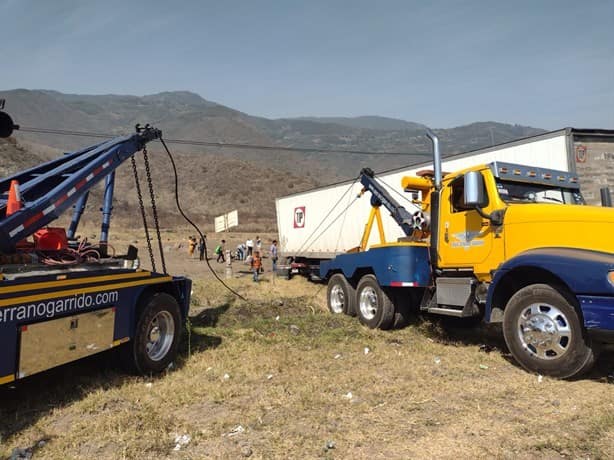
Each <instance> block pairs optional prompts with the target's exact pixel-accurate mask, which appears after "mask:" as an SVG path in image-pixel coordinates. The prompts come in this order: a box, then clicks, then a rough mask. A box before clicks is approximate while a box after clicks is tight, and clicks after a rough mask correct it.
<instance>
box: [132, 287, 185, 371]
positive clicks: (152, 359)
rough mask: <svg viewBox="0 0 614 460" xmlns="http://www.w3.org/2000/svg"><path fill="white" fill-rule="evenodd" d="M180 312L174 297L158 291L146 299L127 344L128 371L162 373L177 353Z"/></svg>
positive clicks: (180, 322)
mask: <svg viewBox="0 0 614 460" xmlns="http://www.w3.org/2000/svg"><path fill="white" fill-rule="evenodd" d="M181 324H182V321H181V312H180V310H179V305H178V304H177V301H176V300H175V298H174V297H173V296H171V295H169V294H166V293H156V294H154V295H152V296H151V297H148V298H147V299H146V300H145V303H144V305H143V308H142V310H141V314H140V316H139V318H138V320H137V325H136V329H135V331H134V337H133V339H132V340H131V341H130V342H128V343H126V344H125V348H124V350H123V356H122V361H123V363H124V365H125V366H126V367H127V368H128V370H129V371H131V372H133V373H136V374H141V375H147V374H156V373H159V372H162V371H163V370H164V369H166V368H167V367H168V365H169V364H170V363H171V362H172V361H173V360H174V359H175V357H176V356H177V351H178V348H179V341H180V338H181Z"/></svg>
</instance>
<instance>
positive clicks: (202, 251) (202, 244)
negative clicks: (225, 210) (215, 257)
mask: <svg viewBox="0 0 614 460" xmlns="http://www.w3.org/2000/svg"><path fill="white" fill-rule="evenodd" d="M198 255H199V258H200V260H205V239H204V238H203V237H202V236H201V237H200V239H199V240H198Z"/></svg>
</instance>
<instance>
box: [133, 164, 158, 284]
mask: <svg viewBox="0 0 614 460" xmlns="http://www.w3.org/2000/svg"><path fill="white" fill-rule="evenodd" d="M130 161H131V162H132V172H133V174H134V183H135V184H136V194H137V196H138V198H139V208H140V209H141V216H143V228H144V229H145V239H146V240H147V249H148V250H149V259H150V261H151V269H152V270H153V271H154V272H155V271H156V261H155V259H154V255H153V249H152V247H151V238H150V237H149V227H147V215H146V214H145V206H143V194H142V193H141V184H140V183H139V173H138V172H137V169H136V160H135V159H134V155H132V157H130Z"/></svg>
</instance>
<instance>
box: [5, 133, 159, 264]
mask: <svg viewBox="0 0 614 460" xmlns="http://www.w3.org/2000/svg"><path fill="white" fill-rule="evenodd" d="M161 136H162V133H161V132H160V131H159V130H157V129H153V128H147V129H145V130H142V131H140V132H138V133H136V134H133V135H132V136H125V137H119V138H116V139H112V140H110V141H107V142H103V143H101V144H97V145H95V146H92V147H88V148H86V149H83V150H80V151H77V152H74V153H70V154H67V155H65V156H63V157H60V158H57V159H55V160H52V161H49V162H47V163H44V164H42V165H39V166H36V167H34V168H30V169H28V170H26V171H23V172H20V173H17V174H15V175H13V176H10V177H8V178H6V179H3V180H2V181H0V190H4V191H7V192H6V193H4V194H3V195H1V196H0V252H5V253H11V252H13V251H14V249H15V245H16V244H17V242H18V241H20V240H22V239H23V238H26V237H28V236H30V235H32V234H33V233H34V232H35V231H36V230H38V229H40V228H42V227H44V226H45V225H48V224H49V223H50V222H52V221H53V220H55V219H56V218H58V217H59V216H60V215H61V214H62V213H63V212H64V211H65V210H66V209H68V208H69V207H70V206H72V205H73V204H75V202H77V201H78V200H79V199H80V198H81V197H82V196H84V194H85V193H86V192H88V191H89V190H90V189H91V188H92V187H93V186H94V185H95V184H96V183H98V182H100V181H101V180H102V179H104V178H106V177H107V175H108V174H109V173H111V172H113V171H114V170H115V169H116V168H117V167H118V166H120V165H121V164H122V163H123V162H124V161H125V160H127V159H128V158H130V157H131V156H132V155H134V154H135V153H136V152H138V151H139V150H141V149H142V148H143V147H144V146H145V144H146V143H147V142H149V141H152V140H154V139H159V138H160V137H161ZM105 165H106V166H105ZM103 167H104V172H102V173H99V174H94V172H95V171H101V168H103ZM13 179H15V180H18V181H19V184H20V185H19V191H20V194H21V198H22V201H23V208H22V209H21V210H19V211H17V212H16V213H14V214H12V215H10V216H8V217H7V216H6V206H7V198H8V189H9V186H10V183H11V180H13Z"/></svg>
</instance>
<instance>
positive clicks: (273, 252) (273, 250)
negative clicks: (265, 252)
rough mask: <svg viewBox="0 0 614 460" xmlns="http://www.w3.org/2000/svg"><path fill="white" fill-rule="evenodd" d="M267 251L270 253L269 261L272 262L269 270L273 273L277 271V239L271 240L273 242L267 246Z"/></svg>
mask: <svg viewBox="0 0 614 460" xmlns="http://www.w3.org/2000/svg"><path fill="white" fill-rule="evenodd" d="M269 253H270V254H271V262H272V263H273V267H272V268H271V270H272V272H273V274H275V273H277V240H273V243H272V244H271V247H270V248H269Z"/></svg>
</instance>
